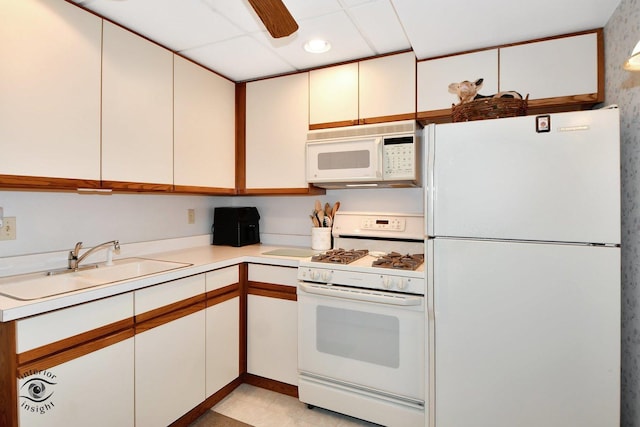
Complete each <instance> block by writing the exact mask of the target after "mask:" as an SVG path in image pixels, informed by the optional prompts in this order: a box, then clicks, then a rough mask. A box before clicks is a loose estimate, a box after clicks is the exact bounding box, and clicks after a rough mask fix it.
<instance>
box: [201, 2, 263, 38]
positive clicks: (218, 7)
mask: <svg viewBox="0 0 640 427" xmlns="http://www.w3.org/2000/svg"><path fill="white" fill-rule="evenodd" d="M200 1H202V2H203V3H205V4H206V5H207V6H208V7H210V8H211V9H212V10H215V11H216V12H218V13H220V14H221V15H223V16H225V17H226V18H227V19H228V20H229V21H230V22H232V23H233V24H235V25H237V26H238V27H240V28H241V29H242V30H243V31H244V32H247V33H253V32H256V31H262V30H263V29H264V27H263V25H262V22H261V21H260V18H258V15H256V14H255V13H254V12H253V9H252V8H251V5H250V4H249V2H248V1H246V0H245V1H238V0H200Z"/></svg>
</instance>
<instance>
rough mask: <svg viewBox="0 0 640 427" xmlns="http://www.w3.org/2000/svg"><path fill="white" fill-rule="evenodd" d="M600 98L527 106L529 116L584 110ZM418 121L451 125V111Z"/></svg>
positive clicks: (536, 101) (563, 99)
mask: <svg viewBox="0 0 640 427" xmlns="http://www.w3.org/2000/svg"><path fill="white" fill-rule="evenodd" d="M599 98H600V95H599V94H597V93H587V94H584V95H573V96H560V97H555V98H544V99H530V100H529V102H528V105H527V115H534V114H543V113H558V112H564V111H576V110H582V109H585V108H588V107H591V106H592V105H594V104H596V103H598V102H601V101H598V99H599ZM417 119H418V121H420V122H421V123H422V124H423V125H424V124H427V123H451V109H450V108H445V109H442V110H433V111H421V112H419V113H418V117H417Z"/></svg>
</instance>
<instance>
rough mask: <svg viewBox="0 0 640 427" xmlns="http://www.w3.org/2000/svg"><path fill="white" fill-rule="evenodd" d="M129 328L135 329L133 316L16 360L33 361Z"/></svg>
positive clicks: (24, 354) (22, 354) (58, 342)
mask: <svg viewBox="0 0 640 427" xmlns="http://www.w3.org/2000/svg"><path fill="white" fill-rule="evenodd" d="M127 329H130V330H133V318H132V317H130V318H127V319H124V320H120V321H118V322H114V323H111V324H109V325H105V326H102V327H100V328H97V329H92V330H90V331H87V332H83V333H81V334H78V335H74V336H72V337H69V338H65V339H62V340H59V341H55V342H52V343H49V344H46V345H43V346H41V347H37V348H34V349H31V350H27V351H24V352H22V353H19V354H18V355H17V356H16V361H17V363H18V365H24V364H26V363H31V362H34V361H36V360H38V359H41V358H45V357H48V356H50V355H52V354H55V353H60V352H63V351H66V350H69V349H71V348H73V347H75V346H78V345H81V344H82V343H86V342H88V341H94V340H100V339H102V338H104V337H106V336H108V335H113V334H117V333H119V332H122V331H124V330H127Z"/></svg>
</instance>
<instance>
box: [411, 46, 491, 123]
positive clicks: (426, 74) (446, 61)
mask: <svg viewBox="0 0 640 427" xmlns="http://www.w3.org/2000/svg"><path fill="white" fill-rule="evenodd" d="M480 78H482V79H484V81H483V84H482V89H481V90H480V93H481V94H483V95H485V94H486V95H490V94H493V93H496V92H498V49H492V50H483V51H481V52H474V53H467V54H463V55H455V56H447V57H445V58H439V59H432V60H428V61H421V62H419V63H418V90H417V93H418V111H434V110H444V109H447V110H450V109H451V105H452V104H457V103H458V96H457V95H456V94H453V93H449V84H451V83H458V82H462V81H465V80H469V81H476V80H478V79H480Z"/></svg>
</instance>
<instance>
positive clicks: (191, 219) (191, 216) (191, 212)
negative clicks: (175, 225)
mask: <svg viewBox="0 0 640 427" xmlns="http://www.w3.org/2000/svg"><path fill="white" fill-rule="evenodd" d="M195 223H196V210H195V209H187V224H195Z"/></svg>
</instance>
